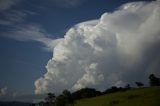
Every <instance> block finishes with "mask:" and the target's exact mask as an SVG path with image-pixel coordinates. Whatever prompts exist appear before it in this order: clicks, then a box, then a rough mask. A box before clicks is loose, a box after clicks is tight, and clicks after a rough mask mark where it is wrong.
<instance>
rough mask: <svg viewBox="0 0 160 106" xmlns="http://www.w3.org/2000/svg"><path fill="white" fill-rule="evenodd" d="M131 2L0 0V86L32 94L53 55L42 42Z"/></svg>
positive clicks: (102, 0)
mask: <svg viewBox="0 0 160 106" xmlns="http://www.w3.org/2000/svg"><path fill="white" fill-rule="evenodd" d="M133 1H139V0H75V1H74V0H0V50H1V52H0V59H1V61H0V88H3V87H7V91H8V92H12V93H17V94H18V95H21V94H23V95H25V94H34V90H35V86H34V83H35V80H37V79H38V78H39V77H41V76H43V75H44V73H46V68H45V66H46V65H47V62H48V60H49V59H50V58H52V55H53V52H52V49H53V48H54V47H50V46H49V45H48V43H46V42H48V41H49V40H51V39H57V38H63V37H64V35H65V32H66V31H67V30H68V29H69V28H70V27H72V26H74V25H75V24H77V23H80V22H83V21H87V20H93V19H98V18H100V17H101V15H102V14H103V13H105V12H112V11H114V10H116V9H118V7H119V6H121V5H122V4H124V3H127V2H133ZM148 1H150V0H148ZM43 39H45V40H43ZM46 39H47V40H46Z"/></svg>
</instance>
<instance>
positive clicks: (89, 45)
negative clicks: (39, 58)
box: [35, 1, 160, 94]
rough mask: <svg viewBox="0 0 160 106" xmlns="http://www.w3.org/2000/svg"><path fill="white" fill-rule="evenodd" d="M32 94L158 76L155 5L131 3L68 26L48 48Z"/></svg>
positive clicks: (159, 33)
mask: <svg viewBox="0 0 160 106" xmlns="http://www.w3.org/2000/svg"><path fill="white" fill-rule="evenodd" d="M46 68H47V73H46V74H45V75H44V76H43V77H41V78H39V79H38V80H36V81H35V87H36V89H35V93H37V94H41V93H46V92H55V93H60V92H61V91H62V90H64V89H69V90H72V91H74V90H77V89H80V88H83V87H94V88H96V89H98V90H104V89H106V88H107V87H110V86H124V85H125V84H126V83H130V84H133V83H134V82H135V81H141V82H143V83H145V84H147V83H148V75H149V74H151V73H154V74H156V75H158V76H159V75H160V1H153V2H149V3H146V2H134V3H128V4H125V5H123V6H121V7H120V8H119V9H118V10H116V11H114V12H113V13H104V14H103V15H102V16H101V18H100V19H98V20H92V21H87V22H83V23H80V24H77V25H75V26H74V27H72V28H71V29H70V30H69V31H68V32H67V33H66V35H65V36H64V38H63V40H62V41H60V42H59V43H58V44H57V45H56V46H55V48H54V50H53V58H52V59H50V60H49V62H48V64H47V66H46Z"/></svg>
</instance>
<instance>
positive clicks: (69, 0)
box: [52, 0, 87, 8]
mask: <svg viewBox="0 0 160 106" xmlns="http://www.w3.org/2000/svg"><path fill="white" fill-rule="evenodd" d="M85 1H87V0H52V2H53V3H54V4H56V5H58V6H61V7H65V8H72V7H77V6H79V5H81V4H83V3H84V2H85Z"/></svg>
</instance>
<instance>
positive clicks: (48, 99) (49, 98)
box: [45, 93, 56, 106]
mask: <svg viewBox="0 0 160 106" xmlns="http://www.w3.org/2000/svg"><path fill="white" fill-rule="evenodd" d="M55 98H56V96H55V94H54V93H48V94H47V97H46V98H45V100H46V102H47V104H49V106H50V105H52V104H54V101H55Z"/></svg>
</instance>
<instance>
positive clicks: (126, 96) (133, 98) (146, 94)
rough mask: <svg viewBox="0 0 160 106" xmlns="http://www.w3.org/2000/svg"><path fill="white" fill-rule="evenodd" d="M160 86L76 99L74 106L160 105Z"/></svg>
mask: <svg viewBox="0 0 160 106" xmlns="http://www.w3.org/2000/svg"><path fill="white" fill-rule="evenodd" d="M159 94H160V87H150V88H137V89H135V88H134V89H133V88H132V89H131V90H128V91H125V92H117V93H111V94H106V95H102V96H98V97H94V98H89V99H81V100H78V101H76V103H75V105H74V106H160V101H159V99H160V95H159Z"/></svg>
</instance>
